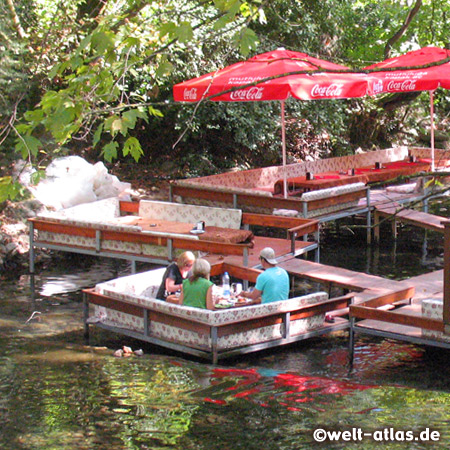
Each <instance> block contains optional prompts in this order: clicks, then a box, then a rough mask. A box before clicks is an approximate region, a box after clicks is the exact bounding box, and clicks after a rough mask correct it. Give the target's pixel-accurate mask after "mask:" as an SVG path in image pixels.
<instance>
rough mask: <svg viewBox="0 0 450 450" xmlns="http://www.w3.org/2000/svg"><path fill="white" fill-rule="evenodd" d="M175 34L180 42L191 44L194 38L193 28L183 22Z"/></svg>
mask: <svg viewBox="0 0 450 450" xmlns="http://www.w3.org/2000/svg"><path fill="white" fill-rule="evenodd" d="M175 34H176V36H177V38H178V40H179V41H180V42H189V41H190V40H192V39H193V37H194V32H193V31H192V26H191V24H190V23H189V22H186V21H184V22H181V23H180V25H179V26H178V28H177V29H176V30H175Z"/></svg>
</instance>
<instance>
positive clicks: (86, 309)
mask: <svg viewBox="0 0 450 450" xmlns="http://www.w3.org/2000/svg"><path fill="white" fill-rule="evenodd" d="M88 319H89V303H88V299H87V295H86V293H84V292H83V324H84V339H85V340H86V341H89V324H88Z"/></svg>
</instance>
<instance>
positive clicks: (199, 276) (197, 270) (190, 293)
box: [167, 258, 214, 309]
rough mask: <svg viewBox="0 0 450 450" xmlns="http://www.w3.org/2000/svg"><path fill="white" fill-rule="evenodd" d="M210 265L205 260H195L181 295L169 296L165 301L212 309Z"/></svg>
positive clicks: (184, 282)
mask: <svg viewBox="0 0 450 450" xmlns="http://www.w3.org/2000/svg"><path fill="white" fill-rule="evenodd" d="M210 271H211V265H210V264H209V262H208V261H206V259H201V258H200V259H197V260H196V261H195V262H194V266H193V267H192V275H191V276H190V277H189V278H188V279H187V280H184V281H183V289H182V290H181V295H180V296H179V297H177V296H176V295H170V296H168V297H167V301H168V302H170V303H177V304H179V305H185V306H194V307H196V308H203V309H214V303H213V298H212V287H213V285H214V283H213V282H212V281H210V280H209V272H210Z"/></svg>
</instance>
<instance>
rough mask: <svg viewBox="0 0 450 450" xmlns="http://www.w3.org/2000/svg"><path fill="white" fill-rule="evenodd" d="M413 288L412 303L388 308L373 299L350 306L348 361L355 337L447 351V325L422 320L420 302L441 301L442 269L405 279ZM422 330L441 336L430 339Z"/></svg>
mask: <svg viewBox="0 0 450 450" xmlns="http://www.w3.org/2000/svg"><path fill="white" fill-rule="evenodd" d="M405 281H407V282H408V284H410V286H411V287H413V288H414V291H415V292H414V296H413V298H412V300H411V304H408V305H397V306H394V305H393V304H391V305H388V308H386V304H384V303H383V302H380V301H379V299H373V300H371V301H366V302H363V303H361V304H354V305H351V306H350V309H349V310H350V342H349V348H350V359H351V360H353V356H354V343H355V335H356V334H366V335H371V336H379V337H383V338H390V339H395V340H400V341H405V342H410V343H414V344H419V345H427V346H432V347H440V348H448V349H450V340H448V339H445V338H444V336H445V333H446V326H445V323H444V320H443V319H433V318H429V317H424V315H423V314H422V304H421V302H422V300H424V299H427V298H432V299H437V300H443V298H444V270H437V271H434V272H430V273H427V274H424V275H419V276H417V277H413V278H409V279H408V280H405ZM424 330H428V331H433V332H437V333H435V334H441V335H442V336H441V337H440V336H436V337H430V336H429V335H427V334H425V333H424Z"/></svg>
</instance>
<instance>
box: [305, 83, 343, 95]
mask: <svg viewBox="0 0 450 450" xmlns="http://www.w3.org/2000/svg"><path fill="white" fill-rule="evenodd" d="M343 86H344V85H343V84H337V83H332V84H330V85H329V86H321V85H319V84H315V85H314V86H313V87H312V89H311V97H314V98H320V97H340V96H341V95H342V91H343Z"/></svg>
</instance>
